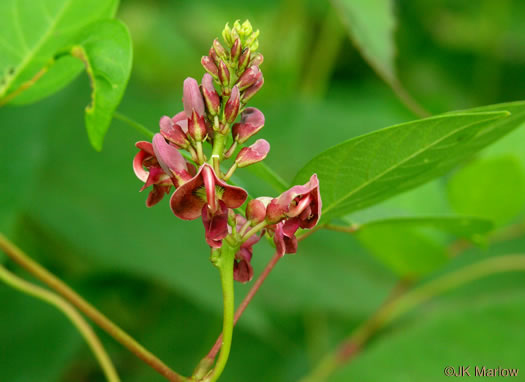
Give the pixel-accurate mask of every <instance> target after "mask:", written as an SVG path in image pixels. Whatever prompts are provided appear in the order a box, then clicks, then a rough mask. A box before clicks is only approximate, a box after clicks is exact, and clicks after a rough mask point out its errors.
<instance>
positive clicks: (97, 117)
mask: <svg viewBox="0 0 525 382" xmlns="http://www.w3.org/2000/svg"><path fill="white" fill-rule="evenodd" d="M131 51H132V46H131V37H130V35H129V32H128V29H127V28H126V26H125V25H124V24H123V23H122V22H120V21H118V20H104V21H100V22H97V23H95V24H92V25H91V26H90V27H88V28H86V29H85V30H84V31H83V34H82V37H81V38H80V39H79V45H75V46H74V47H73V49H72V54H73V56H75V57H78V58H80V59H81V60H82V61H84V64H85V65H86V70H87V73H88V75H89V78H90V80H91V87H92V93H91V103H90V104H89V105H88V106H87V107H86V129H87V132H88V136H89V140H90V141H91V144H92V145H93V147H94V148H95V149H96V150H98V151H100V150H101V149H102V142H103V140H104V136H105V134H106V131H107V130H108V128H109V125H110V124H111V120H112V119H113V113H114V111H115V109H116V108H117V106H118V104H119V103H120V100H121V99H122V96H123V95H124V90H125V89H126V84H127V82H128V79H129V75H130V73H131V64H132V62H131V59H132V53H131Z"/></svg>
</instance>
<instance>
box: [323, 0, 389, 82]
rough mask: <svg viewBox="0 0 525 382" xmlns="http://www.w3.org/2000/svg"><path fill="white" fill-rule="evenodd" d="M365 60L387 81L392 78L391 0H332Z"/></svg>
mask: <svg viewBox="0 0 525 382" xmlns="http://www.w3.org/2000/svg"><path fill="white" fill-rule="evenodd" d="M332 2H333V4H334V6H335V7H336V8H337V9H338V11H339V12H338V14H339V15H340V17H341V20H342V22H343V24H344V25H345V27H346V28H347V29H348V31H349V33H350V37H351V38H352V40H353V42H354V44H355V45H356V46H357V48H358V49H359V51H360V52H361V54H362V55H363V57H364V58H365V60H366V61H367V62H368V63H369V64H370V66H372V67H373V68H374V70H375V71H376V72H378V73H379V74H380V75H381V77H383V78H384V79H385V80H386V81H387V82H389V83H392V82H394V81H395V68H394V56H395V43H394V30H395V27H396V19H395V16H394V9H393V8H394V4H393V2H392V1H391V0H332Z"/></svg>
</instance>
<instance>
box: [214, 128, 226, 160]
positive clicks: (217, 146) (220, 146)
mask: <svg viewBox="0 0 525 382" xmlns="http://www.w3.org/2000/svg"><path fill="white" fill-rule="evenodd" d="M225 143H226V135H223V134H221V133H219V132H217V133H216V134H215V137H214V138H213V149H212V152H211V159H210V164H211V165H213V158H214V157H218V158H219V162H220V161H221V160H222V158H223V154H224V144H225Z"/></svg>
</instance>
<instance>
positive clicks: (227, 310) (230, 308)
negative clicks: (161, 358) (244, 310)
mask: <svg viewBox="0 0 525 382" xmlns="http://www.w3.org/2000/svg"><path fill="white" fill-rule="evenodd" d="M238 249H239V247H238V246H236V247H233V246H230V245H229V244H226V243H223V245H222V247H221V249H220V257H219V258H218V264H217V266H218V268H219V272H220V274H221V284H222V299H223V306H224V307H223V309H224V318H223V323H222V347H221V352H220V354H219V358H218V359H217V363H216V364H215V367H214V368H213V370H212V372H211V375H210V377H209V379H206V381H210V382H215V381H217V380H218V379H219V377H220V376H221V374H222V372H223V370H224V368H225V367H226V363H227V362H228V358H229V356H230V349H231V344H232V337H233V325H234V311H235V301H234V290H233V261H234V259H235V253H236V252H237V250H238Z"/></svg>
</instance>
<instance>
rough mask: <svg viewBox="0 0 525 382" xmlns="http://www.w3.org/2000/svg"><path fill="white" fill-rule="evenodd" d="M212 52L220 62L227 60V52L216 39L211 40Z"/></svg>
mask: <svg viewBox="0 0 525 382" xmlns="http://www.w3.org/2000/svg"><path fill="white" fill-rule="evenodd" d="M213 50H215V53H217V56H218V57H219V58H220V59H221V60H228V52H226V49H224V47H223V46H222V44H221V43H220V42H219V40H217V39H215V40H213Z"/></svg>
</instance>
